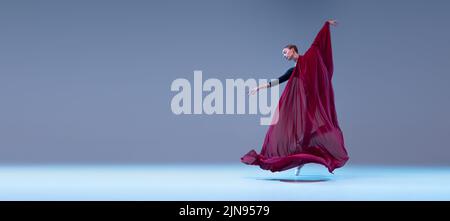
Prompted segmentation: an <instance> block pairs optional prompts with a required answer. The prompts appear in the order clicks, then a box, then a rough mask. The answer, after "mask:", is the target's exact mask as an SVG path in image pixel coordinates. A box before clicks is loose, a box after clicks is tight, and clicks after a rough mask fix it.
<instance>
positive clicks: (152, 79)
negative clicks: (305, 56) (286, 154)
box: [0, 0, 450, 165]
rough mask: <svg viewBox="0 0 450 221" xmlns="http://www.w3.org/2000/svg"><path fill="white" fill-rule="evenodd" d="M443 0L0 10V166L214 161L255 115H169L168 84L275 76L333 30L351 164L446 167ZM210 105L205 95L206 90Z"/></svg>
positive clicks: (246, 142)
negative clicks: (287, 56)
mask: <svg viewBox="0 0 450 221" xmlns="http://www.w3.org/2000/svg"><path fill="white" fill-rule="evenodd" d="M449 9H450V3H449V2H448V1H425V0H424V1H387V0H383V1H375V0H372V1H357V0H354V1H350V0H344V1H293V0H292V1H256V0H247V1H237V0H231V1H207V0H191V1H181V0H179V1H173V0H169V1H167V0H165V1H162V0H161V1H98V0H95V1H86V0H79V1H56V0H55V1H49V0H43V1H31V0H30V1H22V0H16V1H9V0H2V1H0V30H1V34H0V163H4V164H8V163H18V164H21V163H46V164H47V163H169V164H172V163H224V162H236V163H237V162H239V158H240V157H241V156H242V155H243V154H245V153H246V152H247V151H249V150H250V149H253V148H255V149H257V150H260V146H261V144H262V141H263V139H264V135H265V133H266V130H267V127H266V126H260V125H259V118H260V117H261V116H258V115H210V116H209V115H174V114H172V112H171V109H170V101H171V99H172V97H173V96H174V95H175V94H176V93H174V92H171V91H170V85H171V83H172V81H173V80H175V79H177V78H186V79H189V80H190V81H193V76H194V75H193V71H194V70H202V71H203V77H204V78H218V79H221V80H224V79H226V78H243V79H247V78H274V77H278V76H279V75H281V74H282V73H284V71H285V70H286V69H287V68H289V67H291V66H292V64H291V63H288V62H286V61H284V60H283V59H282V56H281V49H282V47H283V46H284V45H286V44H288V43H294V44H297V45H298V46H299V49H300V52H304V51H305V50H306V49H307V48H308V47H309V45H310V44H311V42H312V40H313V38H314V36H315V35H316V34H317V32H318V31H319V29H320V27H321V26H322V24H323V22H324V21H325V20H326V19H328V18H336V19H337V20H338V21H339V22H340V25H339V26H338V27H336V28H335V27H333V28H332V41H333V50H334V61H335V74H334V79H333V83H334V88H335V96H336V106H337V112H338V119H339V122H340V125H341V127H342V130H343V132H344V136H345V141H346V146H347V149H348V151H349V154H350V157H351V160H350V163H357V164H406V165H414V164H449V163H450V146H449V142H448V140H449V139H448V138H449V136H450V133H449V132H450V118H449V117H448V113H450V104H449V94H450V88H449V87H448V85H449V83H450V73H449V71H448V65H449V61H450V56H449V52H450V41H449V39H450V30H449V28H448V27H449V22H450V13H448V12H449ZM205 95H206V93H205Z"/></svg>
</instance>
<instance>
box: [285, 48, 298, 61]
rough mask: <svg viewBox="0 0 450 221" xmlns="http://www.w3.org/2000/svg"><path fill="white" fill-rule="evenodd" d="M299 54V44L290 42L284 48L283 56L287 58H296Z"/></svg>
mask: <svg viewBox="0 0 450 221" xmlns="http://www.w3.org/2000/svg"><path fill="white" fill-rule="evenodd" d="M297 54H298V49H297V46H295V45H293V44H288V45H286V47H284V48H283V57H284V58H286V59H287V60H294V59H295V58H296V57H297V56H296V55H297Z"/></svg>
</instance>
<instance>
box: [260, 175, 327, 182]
mask: <svg viewBox="0 0 450 221" xmlns="http://www.w3.org/2000/svg"><path fill="white" fill-rule="evenodd" d="M256 179H257V180H267V181H279V182H285V183H315V182H325V181H329V180H331V179H330V178H329V177H326V176H307V175H303V176H302V175H300V176H298V177H274V178H256Z"/></svg>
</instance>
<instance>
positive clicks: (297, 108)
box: [241, 22, 348, 173]
mask: <svg viewBox="0 0 450 221" xmlns="http://www.w3.org/2000/svg"><path fill="white" fill-rule="evenodd" d="M332 76H333V57H332V49H331V37H330V24H329V23H328V22H326V23H325V24H324V26H323V27H322V29H321V30H320V32H319V33H318V34H317V36H316V38H315V40H314V42H313V44H312V45H311V47H310V48H309V49H308V50H307V51H306V52H305V54H304V55H303V56H300V57H299V58H298V61H297V65H296V67H295V69H294V71H293V73H292V75H291V77H290V78H289V81H288V83H287V85H286V88H285V89H284V91H283V93H282V95H281V97H280V101H279V103H278V108H277V112H276V113H275V114H274V117H273V119H272V125H270V127H269V130H268V131H267V134H266V138H265V140H264V144H263V146H262V150H261V153H260V154H258V153H257V152H256V151H255V150H251V151H250V152H248V153H247V154H246V155H244V156H243V157H242V158H241V161H242V162H243V163H245V164H249V165H259V166H260V167H261V168H262V169H265V170H270V171H272V172H276V171H283V170H287V169H291V168H294V167H297V166H300V165H302V164H306V163H318V164H322V165H324V166H326V167H327V168H328V171H329V172H330V173H332V172H333V170H334V169H336V168H339V167H342V166H343V165H344V164H345V163H346V162H347V160H348V154H347V151H346V149H345V146H344V137H343V134H342V131H341V129H340V128H339V124H338V120H337V116H336V110H335V105H334V93H333V87H332V84H331V78H332Z"/></svg>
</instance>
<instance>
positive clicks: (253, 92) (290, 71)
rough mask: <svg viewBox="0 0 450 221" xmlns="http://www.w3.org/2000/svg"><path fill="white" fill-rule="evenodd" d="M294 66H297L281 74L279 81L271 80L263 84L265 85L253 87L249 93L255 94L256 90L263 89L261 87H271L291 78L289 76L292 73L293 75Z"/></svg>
mask: <svg viewBox="0 0 450 221" xmlns="http://www.w3.org/2000/svg"><path fill="white" fill-rule="evenodd" d="M294 68H295V67H292V68H289V69H288V70H287V71H286V73H284V74H283V75H282V76H280V77H279V78H278V80H277V81H271V82H269V83H267V84H263V85H260V86H258V87H255V88H253V89H252V90H251V91H250V92H249V94H250V95H254V94H255V93H256V92H258V91H259V90H261V89H265V88H269V87H272V86H275V85H277V84H281V83H283V82H285V81H287V80H289V78H290V77H291V75H292V72H293V71H294Z"/></svg>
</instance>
